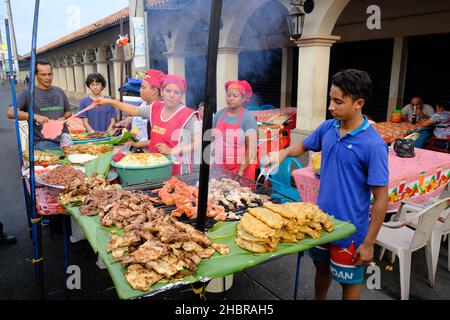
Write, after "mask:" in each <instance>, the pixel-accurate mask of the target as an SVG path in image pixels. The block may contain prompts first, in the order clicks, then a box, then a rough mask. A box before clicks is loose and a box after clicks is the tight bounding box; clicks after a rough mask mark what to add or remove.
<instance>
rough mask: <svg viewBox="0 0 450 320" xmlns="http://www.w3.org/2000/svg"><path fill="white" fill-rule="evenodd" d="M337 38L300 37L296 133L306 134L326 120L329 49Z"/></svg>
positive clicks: (298, 42) (319, 36)
mask: <svg viewBox="0 0 450 320" xmlns="http://www.w3.org/2000/svg"><path fill="white" fill-rule="evenodd" d="M339 39H340V37H337V36H329V35H328V36H326V35H317V36H314V37H306V38H301V39H300V40H298V41H297V45H298V46H299V47H300V51H299V66H298V98H297V128H296V132H297V133H300V134H306V135H309V134H310V133H311V132H312V131H313V130H315V129H316V128H317V127H318V126H319V125H320V124H321V123H322V122H323V121H325V119H326V110H327V96H328V76H329V74H328V73H329V67H330V47H331V45H332V44H333V43H335V42H336V41H337V40H339Z"/></svg>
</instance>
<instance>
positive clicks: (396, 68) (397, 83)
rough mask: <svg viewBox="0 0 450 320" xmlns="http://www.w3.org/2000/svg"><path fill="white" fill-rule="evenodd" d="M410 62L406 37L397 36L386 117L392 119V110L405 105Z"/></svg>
mask: <svg viewBox="0 0 450 320" xmlns="http://www.w3.org/2000/svg"><path fill="white" fill-rule="evenodd" d="M407 62H408V42H407V39H406V38H404V37H396V38H395V40H394V50H393V53H392V67H391V81H390V85H389V102H388V110H387V115H386V119H387V120H390V119H391V113H392V110H394V109H395V108H398V109H401V108H402V107H403V93H404V90H405V79H406V65H407Z"/></svg>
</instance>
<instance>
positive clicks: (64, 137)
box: [59, 133, 73, 149]
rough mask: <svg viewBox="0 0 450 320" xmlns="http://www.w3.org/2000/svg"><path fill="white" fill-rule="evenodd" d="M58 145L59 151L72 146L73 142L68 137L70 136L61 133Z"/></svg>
mask: <svg viewBox="0 0 450 320" xmlns="http://www.w3.org/2000/svg"><path fill="white" fill-rule="evenodd" d="M59 145H60V147H61V149H62V148H64V147H68V146H72V145H73V140H72V137H71V136H70V134H68V133H63V134H62V135H61V139H60V140H59Z"/></svg>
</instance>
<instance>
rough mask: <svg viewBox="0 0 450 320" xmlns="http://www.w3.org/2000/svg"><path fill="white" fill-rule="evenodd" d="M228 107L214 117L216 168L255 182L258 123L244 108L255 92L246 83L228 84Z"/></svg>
mask: <svg viewBox="0 0 450 320" xmlns="http://www.w3.org/2000/svg"><path fill="white" fill-rule="evenodd" d="M225 90H226V92H227V107H226V108H225V109H223V110H220V111H219V112H217V114H216V115H215V116H214V120H213V125H214V131H213V135H214V165H215V166H216V167H219V168H222V169H225V170H228V171H231V172H233V173H236V174H238V175H243V176H245V177H247V178H249V179H252V180H254V179H255V169H256V162H255V158H256V147H257V136H256V132H257V124H256V120H255V118H254V116H253V114H252V113H251V112H249V111H247V110H246V109H245V106H244V102H245V101H249V100H250V98H251V96H252V94H253V91H252V88H251V86H250V84H249V83H248V82H247V81H245V80H243V81H227V82H226V83H225Z"/></svg>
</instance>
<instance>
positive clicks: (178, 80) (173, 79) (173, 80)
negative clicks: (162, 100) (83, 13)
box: [161, 74, 187, 93]
mask: <svg viewBox="0 0 450 320" xmlns="http://www.w3.org/2000/svg"><path fill="white" fill-rule="evenodd" d="M168 84H174V85H177V86H178V87H179V88H180V89H181V91H183V93H185V92H186V89H187V83H186V80H184V79H183V78H182V77H179V76H175V75H172V74H168V75H166V76H165V77H164V78H163V79H162V83H161V88H162V89H164V87H165V86H167V85H168Z"/></svg>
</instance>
